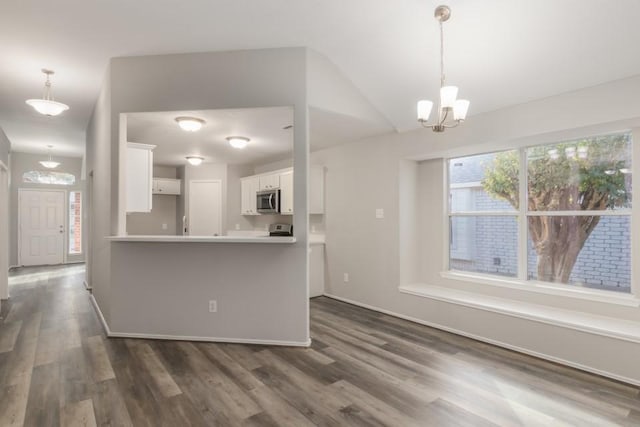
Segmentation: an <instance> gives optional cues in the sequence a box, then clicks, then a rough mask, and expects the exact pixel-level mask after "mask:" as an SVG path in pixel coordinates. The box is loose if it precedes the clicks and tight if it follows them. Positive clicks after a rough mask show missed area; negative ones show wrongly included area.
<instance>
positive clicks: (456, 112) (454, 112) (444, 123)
mask: <svg viewBox="0 0 640 427" xmlns="http://www.w3.org/2000/svg"><path fill="white" fill-rule="evenodd" d="M434 17H435V18H436V20H437V21H438V23H439V25H440V105H439V106H438V118H437V121H436V123H434V124H428V123H427V122H428V120H429V116H430V115H431V110H432V109H433V102H431V101H426V100H423V101H419V102H418V122H420V124H421V125H422V126H423V127H426V128H431V129H432V130H433V131H434V132H444V130H445V129H447V128H453V127H456V126H458V125H459V124H460V123H462V122H463V121H464V120H465V118H466V117H467V111H468V110H469V104H470V103H469V101H467V100H466V99H457V97H458V87H457V86H445V74H444V31H443V29H442V23H443V22H445V21H447V20H449V18H450V17H451V9H449V7H448V6H438V7H437V8H436V10H435V12H434ZM451 116H453V117H451Z"/></svg>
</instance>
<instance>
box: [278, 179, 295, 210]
mask: <svg viewBox="0 0 640 427" xmlns="http://www.w3.org/2000/svg"><path fill="white" fill-rule="evenodd" d="M280 213H281V214H282V215H293V170H290V171H288V172H284V173H281V174H280Z"/></svg>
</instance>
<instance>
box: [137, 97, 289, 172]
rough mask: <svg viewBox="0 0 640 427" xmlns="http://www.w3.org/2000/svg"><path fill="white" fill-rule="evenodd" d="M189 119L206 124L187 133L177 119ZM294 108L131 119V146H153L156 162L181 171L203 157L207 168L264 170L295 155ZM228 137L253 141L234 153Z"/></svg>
mask: <svg viewBox="0 0 640 427" xmlns="http://www.w3.org/2000/svg"><path fill="white" fill-rule="evenodd" d="M180 116H189V117H196V118H199V119H202V120H204V121H205V125H204V126H203V127H202V129H200V130H199V131H197V132H185V131H183V130H182V129H181V128H180V127H179V126H178V124H177V123H176V121H175V118H176V117H180ZM291 124H293V109H292V108H291V107H274V108H243V109H230V110H193V111H175V112H171V111H169V112H158V113H129V114H127V141H129V142H139V143H144V144H152V145H156V146H157V147H156V148H155V149H154V150H153V162H154V164H157V165H167V166H179V165H184V164H186V163H187V161H186V159H185V157H186V156H202V157H204V162H205V163H229V164H251V165H256V164H262V163H267V162H270V161H275V160H281V159H283V158H286V157H290V156H291V155H292V149H293V130H292V129H288V130H287V129H283V128H284V127H285V126H289V125H291ZM228 136H243V137H246V138H249V139H250V140H251V141H249V144H248V145H247V147H245V148H243V149H237V148H233V147H231V146H230V145H229V143H228V142H227V140H226V137H228Z"/></svg>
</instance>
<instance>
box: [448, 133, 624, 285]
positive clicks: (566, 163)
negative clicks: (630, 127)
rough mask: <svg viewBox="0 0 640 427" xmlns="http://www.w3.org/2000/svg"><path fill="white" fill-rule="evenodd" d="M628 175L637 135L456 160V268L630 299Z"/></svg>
mask: <svg viewBox="0 0 640 427" xmlns="http://www.w3.org/2000/svg"><path fill="white" fill-rule="evenodd" d="M522 165H525V170H524V171H522V170H521V168H522ZM631 175H632V174H631V134H630V133H620V134H612V135H604V136H597V137H591V138H584V139H580V140H575V141H566V142H561V143H557V144H551V145H542V146H535V147H529V148H526V149H523V150H520V151H515V150H513V151H504V152H499V153H491V154H483V155H478V156H469V157H464V158H456V159H450V160H449V230H450V239H449V243H450V244H449V268H450V269H451V270H458V271H467V272H477V273H485V274H492V275H500V276H510V277H517V278H519V279H521V280H533V281H538V282H549V283H558V284H566V285H573V286H580V287H586V288H596V289H604V290H612V291H620V292H630V284H631V203H632V197H631V196H632V191H631V189H632V180H631ZM525 178H526V179H525ZM522 180H524V182H521V181H522ZM519 224H523V226H520V225H519ZM519 260H521V262H519Z"/></svg>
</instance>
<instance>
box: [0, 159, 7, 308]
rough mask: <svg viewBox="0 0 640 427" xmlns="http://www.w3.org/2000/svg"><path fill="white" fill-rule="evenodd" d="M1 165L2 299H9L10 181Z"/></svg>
mask: <svg viewBox="0 0 640 427" xmlns="http://www.w3.org/2000/svg"><path fill="white" fill-rule="evenodd" d="M8 179H9V178H8V173H7V170H6V169H4V168H3V166H2V164H0V299H7V298H9V277H8V276H9V181H8Z"/></svg>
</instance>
